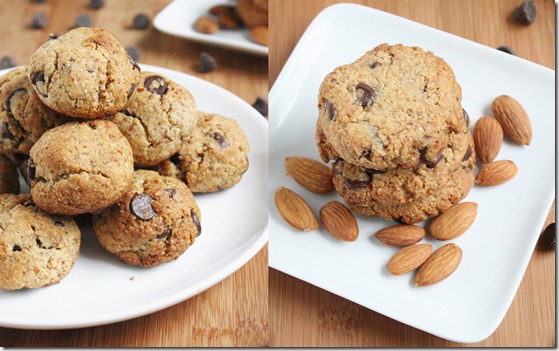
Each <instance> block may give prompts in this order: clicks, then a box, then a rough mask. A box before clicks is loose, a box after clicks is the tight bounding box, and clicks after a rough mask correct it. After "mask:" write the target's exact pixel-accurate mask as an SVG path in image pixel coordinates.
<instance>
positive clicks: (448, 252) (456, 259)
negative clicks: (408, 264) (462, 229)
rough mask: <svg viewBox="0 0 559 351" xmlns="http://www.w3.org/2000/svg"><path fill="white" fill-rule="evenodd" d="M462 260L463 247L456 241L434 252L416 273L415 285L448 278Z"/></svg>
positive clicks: (433, 282) (425, 284)
mask: <svg viewBox="0 0 559 351" xmlns="http://www.w3.org/2000/svg"><path fill="white" fill-rule="evenodd" d="M460 261H462V249H460V247H459V246H458V245H456V244H454V243H450V244H446V245H444V246H442V247H441V248H439V249H438V250H437V251H435V252H433V254H431V256H429V258H428V259H427V261H425V263H424V264H423V265H422V266H421V267H420V268H419V270H418V271H417V273H416V275H415V286H429V285H433V284H436V283H438V282H440V281H441V280H443V279H446V278H448V276H450V275H451V274H452V273H454V271H455V270H456V269H457V268H458V266H459V265H460Z"/></svg>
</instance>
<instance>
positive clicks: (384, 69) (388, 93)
mask: <svg viewBox="0 0 559 351" xmlns="http://www.w3.org/2000/svg"><path fill="white" fill-rule="evenodd" d="M461 98H462V93H461V88H460V85H458V83H457V82H456V79H455V76H454V73H453V71H452V69H451V68H450V66H449V65H448V64H447V63H446V62H445V61H444V60H442V59H441V58H439V57H437V56H435V55H434V54H433V53H431V52H426V51H423V50H422V49H421V48H418V47H406V46H403V45H400V44H398V45H394V46H389V45H387V44H382V45H379V46H377V47H376V48H374V49H373V50H371V51H369V52H367V53H365V54H364V55H363V56H362V57H361V58H359V59H358V60H357V61H355V62H353V63H351V64H348V65H343V66H340V67H337V68H336V69H334V71H333V72H331V73H329V74H328V75H327V76H326V77H325V79H324V80H323V82H322V84H321V86H320V91H319V99H318V109H319V117H318V121H317V130H316V140H317V145H318V147H319V150H320V154H321V157H322V158H323V160H324V161H325V162H328V161H329V160H335V159H337V158H342V159H344V160H346V161H347V162H349V163H351V164H354V165H357V166H363V167H366V168H368V169H374V170H377V171H384V170H387V169H391V168H396V167H397V166H403V167H408V168H413V167H416V166H417V165H418V164H419V163H420V162H421V158H422V155H425V157H427V158H428V159H432V158H434V157H436V155H437V154H439V153H440V151H441V150H442V149H443V148H445V147H446V145H447V144H448V136H449V134H450V133H459V132H461V131H463V130H464V128H465V124H466V123H465V121H464V116H465V114H464V112H463V110H462V107H461V105H460V100H461Z"/></svg>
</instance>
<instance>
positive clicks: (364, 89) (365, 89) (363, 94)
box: [355, 83, 375, 108]
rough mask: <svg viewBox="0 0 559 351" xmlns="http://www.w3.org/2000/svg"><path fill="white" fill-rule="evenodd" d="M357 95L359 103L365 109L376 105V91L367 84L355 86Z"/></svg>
mask: <svg viewBox="0 0 559 351" xmlns="http://www.w3.org/2000/svg"><path fill="white" fill-rule="evenodd" d="M355 92H356V94H357V102H358V103H359V104H360V105H361V107H363V108H367V107H369V106H371V105H372V104H373V103H374V98H375V91H374V90H373V88H371V87H370V86H369V85H367V84H365V83H359V84H357V85H356V86H355Z"/></svg>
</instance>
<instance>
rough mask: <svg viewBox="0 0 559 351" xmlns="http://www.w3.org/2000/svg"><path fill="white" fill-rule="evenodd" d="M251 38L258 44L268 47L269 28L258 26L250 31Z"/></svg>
mask: <svg viewBox="0 0 559 351" xmlns="http://www.w3.org/2000/svg"><path fill="white" fill-rule="evenodd" d="M250 37H251V38H252V39H253V40H254V41H255V42H257V43H258V44H262V45H265V46H268V27H266V26H256V27H252V28H251V29H250Z"/></svg>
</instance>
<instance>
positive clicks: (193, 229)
mask: <svg viewBox="0 0 559 351" xmlns="http://www.w3.org/2000/svg"><path fill="white" fill-rule="evenodd" d="M200 221H201V217H200V209H199V208H198V205H197V204H196V201H195V200H194V197H193V196H192V193H191V192H190V190H188V187H187V186H186V185H185V184H184V183H182V182H181V181H179V180H178V179H175V178H172V177H164V176H161V175H159V174H158V173H157V172H154V171H149V170H138V171H136V172H135V174H134V182H133V186H132V189H131V190H129V191H128V192H126V194H125V195H124V196H123V197H122V199H121V200H120V201H118V202H117V203H116V204H114V205H113V206H111V207H109V208H107V209H105V210H103V211H101V212H100V213H98V214H95V215H94V216H93V229H94V231H95V234H96V236H97V239H98V240H99V242H100V243H101V245H102V246H103V247H104V248H105V249H106V250H107V251H109V252H110V253H112V254H114V255H116V256H117V257H119V258H120V259H121V260H122V261H123V262H125V263H127V264H131V265H135V266H144V267H154V266H157V265H160V264H163V263H166V262H169V261H172V260H175V259H177V258H178V257H179V256H180V255H182V254H183V253H184V252H185V251H186V250H187V249H188V248H189V247H190V246H191V245H192V244H193V243H194V241H195V239H196V237H197V236H198V235H200V233H201V230H202V229H201V225H200Z"/></svg>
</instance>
